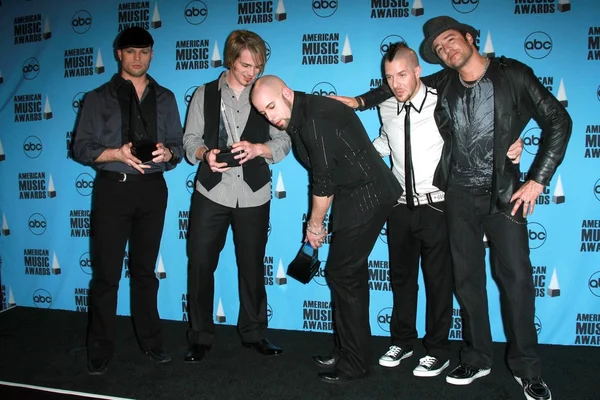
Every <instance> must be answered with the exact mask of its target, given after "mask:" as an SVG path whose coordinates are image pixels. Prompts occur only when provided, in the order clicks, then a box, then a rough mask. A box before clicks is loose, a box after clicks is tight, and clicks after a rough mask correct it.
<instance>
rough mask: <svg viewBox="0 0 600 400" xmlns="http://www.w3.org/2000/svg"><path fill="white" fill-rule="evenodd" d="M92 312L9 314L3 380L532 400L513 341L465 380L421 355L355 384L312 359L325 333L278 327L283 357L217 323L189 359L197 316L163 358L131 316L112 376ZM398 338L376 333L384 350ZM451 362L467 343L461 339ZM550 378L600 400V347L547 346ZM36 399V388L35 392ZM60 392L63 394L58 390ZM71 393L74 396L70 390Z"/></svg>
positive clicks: (168, 336) (268, 394)
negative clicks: (508, 359) (508, 357)
mask: <svg viewBox="0 0 600 400" xmlns="http://www.w3.org/2000/svg"><path fill="white" fill-rule="evenodd" d="M86 322H87V320H86V315H85V314H82V313H75V312H69V311H57V310H40V309H35V308H24V307H16V308H15V309H11V310H8V311H6V312H3V313H1V314H0V381H7V382H16V383H24V384H29V385H35V386H43V387H51V388H57V389H65V390H72V391H80V392H85V393H95V394H100V395H106V396H118V397H125V398H135V399H175V400H187V399H202V400H210V399H219V400H229V399H244V400H245V399H261V400H270V399H285V400H293V399H311V400H312V399H315V400H318V399H344V400H365V399H410V400H429V399H431V400H450V399H453V400H454V399H456V400H458V399H460V400H469V399H472V400H475V399H476V400H484V399H485V400H506V399H523V398H524V396H523V394H522V391H521V390H520V387H519V386H518V385H517V383H516V382H515V381H514V379H513V377H512V376H511V374H510V373H509V371H508V369H507V367H506V365H505V362H504V359H503V355H504V350H505V345H504V344H502V343H496V344H495V349H494V350H495V354H496V357H495V362H494V365H493V367H492V373H491V374H490V376H488V377H485V378H482V379H479V380H478V381H476V382H474V383H473V384H471V385H468V386H464V387H457V386H452V385H449V384H447V383H446V382H445V379H444V376H439V377H435V378H416V377H414V376H413V375H412V369H413V368H414V367H415V365H416V364H417V363H418V359H419V358H420V357H422V356H423V355H424V354H423V348H422V347H417V348H416V349H415V350H416V351H415V356H413V357H412V358H409V359H407V360H404V361H403V362H402V364H401V365H400V366H399V367H397V368H391V369H389V368H383V367H380V366H378V365H376V359H374V360H373V365H374V368H373V372H372V374H371V375H370V376H369V377H368V378H366V379H362V380H360V381H357V382H355V383H352V384H348V385H343V386H336V385H328V384H324V383H321V382H320V381H318V380H317V378H316V374H317V372H318V370H317V368H316V367H315V366H314V365H313V364H312V362H311V360H310V356H311V355H313V354H319V353H326V352H327V351H329V350H330V348H331V345H332V341H331V336H330V335H328V334H322V333H310V332H295V331H283V330H272V331H270V333H269V336H268V337H269V339H270V340H271V341H272V342H274V343H276V344H278V345H280V346H282V347H283V348H284V354H283V355H282V356H279V357H273V358H265V357H262V356H260V355H258V354H255V353H253V352H251V351H249V350H247V349H244V348H242V346H241V345H240V340H239V338H238V336H237V333H236V330H235V327H232V326H217V332H216V333H217V335H216V343H215V345H214V347H213V349H212V351H211V352H210V353H209V357H208V358H207V359H206V360H204V361H203V362H202V363H199V364H191V365H190V364H185V363H184V362H183V355H184V353H185V350H186V347H187V343H186V340H185V331H186V328H187V323H185V322H177V321H164V337H165V343H166V346H165V347H166V349H167V351H168V352H169V353H170V354H171V356H172V357H173V361H172V362H171V363H169V364H166V365H155V364H153V363H152V362H151V361H150V360H149V359H148V358H147V357H146V356H145V355H144V354H142V352H141V351H140V350H139V348H138V347H137V343H136V341H135V337H134V334H133V328H132V325H131V322H130V319H129V318H128V317H119V320H118V339H117V344H116V353H115V355H114V358H113V360H112V361H111V363H110V367H109V370H108V372H107V373H106V374H105V375H104V376H99V377H92V376H89V375H88V374H87V373H86V369H85V364H86V352H85V348H84V334H85V327H86ZM388 343H389V340H388V339H387V338H382V337H374V338H373V350H374V354H375V355H376V356H379V355H380V354H381V353H382V351H385V350H386V349H387V346H388ZM453 346H454V350H455V351H454V352H453V355H454V357H453V360H452V364H451V367H453V366H454V365H455V363H456V361H457V357H456V355H457V353H458V349H459V346H460V343H454V345H453ZM539 352H540V355H541V357H542V361H543V363H544V370H545V373H544V379H545V380H546V381H547V382H548V384H549V386H550V388H551V389H552V392H553V399H555V400H562V399H577V400H586V399H589V400H592V399H600V348H598V347H573V346H548V345H542V346H540V349H539ZM30 395H31V393H29V392H27V391H26V390H22V391H19V390H15V389H14V388H7V387H1V386H0V399H2V400H9V399H19V400H22V399H34V398H35V399H42V400H49V399H59V398H61V397H55V396H57V395H48V397H45V396H44V394H43V393H42V394H40V392H36V393H35V396H34V397H30ZM31 396H33V395H31ZM58 396H60V395H58ZM65 398H69V397H65Z"/></svg>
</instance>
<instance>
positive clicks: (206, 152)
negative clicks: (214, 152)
mask: <svg viewBox="0 0 600 400" xmlns="http://www.w3.org/2000/svg"><path fill="white" fill-rule="evenodd" d="M209 151H210V150H208V149H206V151H205V152H204V153H202V161H204V162H205V163H207V164H208V160H207V156H208V152H209Z"/></svg>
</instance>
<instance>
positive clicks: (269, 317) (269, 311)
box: [267, 303, 273, 322]
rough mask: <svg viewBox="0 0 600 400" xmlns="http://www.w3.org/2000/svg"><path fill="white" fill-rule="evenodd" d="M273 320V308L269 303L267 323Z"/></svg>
mask: <svg viewBox="0 0 600 400" xmlns="http://www.w3.org/2000/svg"><path fill="white" fill-rule="evenodd" d="M271 318H273V308H272V307H271V305H270V304H269V303H267V322H271Z"/></svg>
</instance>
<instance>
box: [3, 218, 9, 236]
mask: <svg viewBox="0 0 600 400" xmlns="http://www.w3.org/2000/svg"><path fill="white" fill-rule="evenodd" d="M2 234H3V235H4V236H10V228H9V227H8V222H6V214H4V213H2Z"/></svg>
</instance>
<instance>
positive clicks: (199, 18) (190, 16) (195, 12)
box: [183, 0, 208, 25]
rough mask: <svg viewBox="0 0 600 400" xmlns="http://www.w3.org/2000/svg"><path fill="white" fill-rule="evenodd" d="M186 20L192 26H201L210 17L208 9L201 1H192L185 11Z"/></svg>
mask: <svg viewBox="0 0 600 400" xmlns="http://www.w3.org/2000/svg"><path fill="white" fill-rule="evenodd" d="M183 15H184V16H185V20H186V21H187V22H189V23H190V24H192V25H200V24H201V23H203V22H204V20H205V19H206V17H207V15H208V8H207V7H206V4H204V2H202V1H199V0H194V1H190V2H189V3H188V4H187V6H185V10H184V11H183Z"/></svg>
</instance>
